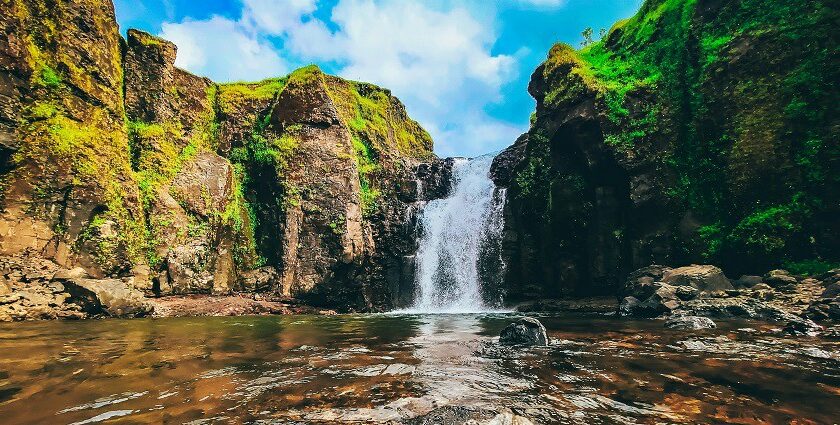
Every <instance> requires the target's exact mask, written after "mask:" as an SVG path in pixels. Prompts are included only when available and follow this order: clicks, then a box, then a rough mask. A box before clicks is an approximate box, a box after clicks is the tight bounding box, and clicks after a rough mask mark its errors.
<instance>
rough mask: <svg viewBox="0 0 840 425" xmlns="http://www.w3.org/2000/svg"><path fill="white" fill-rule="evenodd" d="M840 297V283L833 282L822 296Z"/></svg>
mask: <svg viewBox="0 0 840 425" xmlns="http://www.w3.org/2000/svg"><path fill="white" fill-rule="evenodd" d="M837 297H840V283H832V284H830V285H828V286H826V287H825V291H823V293H822V295H820V298H837Z"/></svg>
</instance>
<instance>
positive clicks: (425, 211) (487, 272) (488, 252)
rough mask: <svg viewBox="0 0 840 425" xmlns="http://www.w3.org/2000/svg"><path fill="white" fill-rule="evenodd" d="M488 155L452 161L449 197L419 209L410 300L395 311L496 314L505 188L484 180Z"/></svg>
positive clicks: (489, 160)
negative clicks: (414, 289) (412, 293)
mask: <svg viewBox="0 0 840 425" xmlns="http://www.w3.org/2000/svg"><path fill="white" fill-rule="evenodd" d="M494 156H495V155H494V154H488V155H484V156H480V157H477V158H474V159H457V160H456V162H455V164H454V165H453V170H452V179H453V181H452V190H451V193H450V195H449V197H447V198H444V199H436V200H433V201H429V202H428V203H427V204H425V205H424V206H423V207H422V208H421V210H420V213H419V214H420V216H419V217H418V229H417V231H418V248H417V254H416V257H415V270H416V271H415V285H416V294H415V302H414V305H413V306H412V307H411V308H409V309H406V310H401V311H399V312H400V313H480V312H491V311H502V310H501V302H502V297H503V293H502V290H501V279H502V276H503V274H504V262H503V260H502V258H501V234H502V228H503V224H504V222H503V216H502V208H503V207H504V200H505V190H504V189H499V188H496V186H495V184H494V183H493V181H492V180H491V179H490V166H491V165H492V163H493V158H494Z"/></svg>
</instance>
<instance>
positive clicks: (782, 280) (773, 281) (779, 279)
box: [764, 270, 797, 288]
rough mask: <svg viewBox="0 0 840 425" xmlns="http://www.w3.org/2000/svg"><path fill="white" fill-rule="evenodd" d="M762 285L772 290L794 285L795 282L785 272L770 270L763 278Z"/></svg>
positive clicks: (793, 278) (794, 279)
mask: <svg viewBox="0 0 840 425" xmlns="http://www.w3.org/2000/svg"><path fill="white" fill-rule="evenodd" d="M764 283H766V284H768V285H770V286H771V287H773V288H778V287H781V286H786V285H796V283H797V280H796V278H795V277H793V276H791V275H790V273H789V272H788V271H786V270H771V271H769V272H768V273H767V274H766V275H765V276H764Z"/></svg>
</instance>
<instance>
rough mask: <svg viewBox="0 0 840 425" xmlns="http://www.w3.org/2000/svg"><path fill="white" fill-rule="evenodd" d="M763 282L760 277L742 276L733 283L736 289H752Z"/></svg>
mask: <svg viewBox="0 0 840 425" xmlns="http://www.w3.org/2000/svg"><path fill="white" fill-rule="evenodd" d="M762 281H763V278H762V277H761V276H750V275H743V276H741V277H739V278H738V280H736V281H735V282H734V284H735V286H736V287H742V288H752V287H753V286H755V285H758V284H759V283H761V282H762Z"/></svg>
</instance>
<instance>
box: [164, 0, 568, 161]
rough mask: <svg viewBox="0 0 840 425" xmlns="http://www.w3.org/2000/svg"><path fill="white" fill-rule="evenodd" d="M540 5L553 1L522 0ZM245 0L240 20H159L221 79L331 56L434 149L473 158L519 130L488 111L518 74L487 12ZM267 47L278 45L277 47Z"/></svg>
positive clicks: (187, 58) (189, 61)
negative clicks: (383, 96)
mask: <svg viewBox="0 0 840 425" xmlns="http://www.w3.org/2000/svg"><path fill="white" fill-rule="evenodd" d="M528 1H529V2H531V3H535V2H536V3H546V2H549V1H556V0H528ZM318 6H319V3H318V2H317V1H316V0H283V1H278V0H243V9H242V14H241V18H240V19H239V20H238V21H232V20H229V19H226V18H220V17H214V18H212V19H210V20H206V21H185V22H182V23H177V24H165V25H164V27H163V33H162V34H161V35H162V36H163V37H165V38H168V39H170V40H172V41H174V42H176V43H177V44H178V45H179V46H180V50H179V65H180V66H183V67H185V68H187V69H189V70H192V71H196V72H199V73H202V74H205V75H208V76H210V77H211V78H215V79H220V80H232V79H258V78H263V77H266V76H269V75H272V74H274V75H276V74H280V73H281V71H280V70H283V69H284V64H285V62H293V63H309V62H315V63H329V64H331V67H332V70H334V71H337V73H338V74H339V75H341V76H342V77H345V78H349V79H354V80H361V81H369V82H373V83H375V84H379V85H382V86H384V87H387V88H389V89H391V90H392V91H393V93H394V94H395V95H397V96H398V97H399V98H400V99H401V100H403V102H404V103H405V104H406V106H407V108H408V112H409V114H410V115H412V116H413V117H414V118H415V119H417V120H418V121H420V123H421V124H422V125H423V126H424V127H426V129H427V130H429V132H430V133H431V134H432V136H433V138H434V139H435V143H436V146H437V148H436V150H437V152H438V153H439V154H441V155H456V154H457V155H467V156H474V155H478V154H482V153H486V152H488V151H493V150H498V149H501V148H503V147H504V146H507V145H509V144H510V143H511V142H512V141H513V140H514V139H515V138H516V136H517V135H518V133H520V132H521V131H522V130H523V129H522V128H520V127H517V126H514V125H511V124H509V123H505V122H502V121H499V120H496V119H494V118H492V117H491V116H490V115H488V114H487V113H486V112H485V108H486V107H487V106H488V105H490V104H492V103H494V102H498V101H500V100H501V89H502V87H503V86H504V85H505V84H507V83H508V82H510V81H512V80H513V79H514V78H515V77H516V72H517V70H516V67H515V65H516V57H515V56H512V55H504V54H494V53H493V52H492V48H493V44H494V42H495V40H496V35H495V34H494V32H493V22H492V19H491V20H489V21H487V20H485V21H480V20H479V18H477V17H476V15H475V14H471V13H470V11H469V10H467V9H465V8H461V7H451V8H433V7H432V6H430V5H429V4H428V3H421V2H407V1H374V0H339V1H338V3H337V4H335V6H334V7H333V9H332V10H331V11H318V12H328V13H318V16H327V15H329V19H326V18H324V19H325V20H321V19H318V18H316V17H315V15H314V14H315V12H316V11H317V8H318ZM273 45H282V46H283V49H282V52H283V53H282V54H283V58H281V56H280V54H278V50H276V49H275V48H274V47H273Z"/></svg>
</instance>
